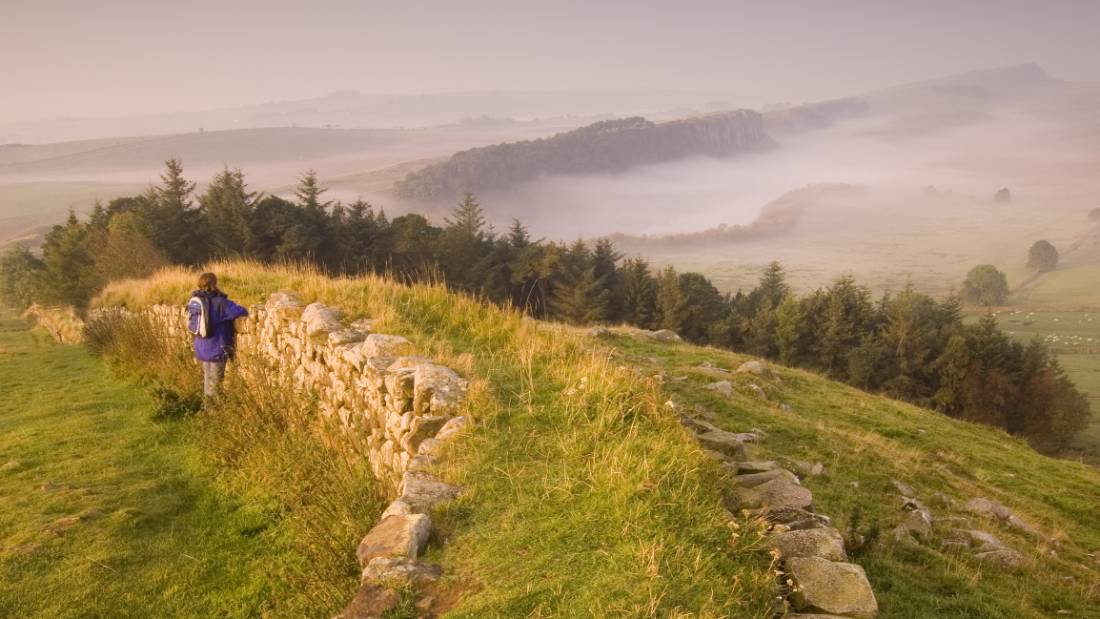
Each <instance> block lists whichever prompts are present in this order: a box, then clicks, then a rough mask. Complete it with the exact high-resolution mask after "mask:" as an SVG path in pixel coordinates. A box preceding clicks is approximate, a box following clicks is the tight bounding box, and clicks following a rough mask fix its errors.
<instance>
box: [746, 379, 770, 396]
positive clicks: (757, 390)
mask: <svg viewBox="0 0 1100 619" xmlns="http://www.w3.org/2000/svg"><path fill="white" fill-rule="evenodd" d="M746 386H747V387H748V388H749V391H751V392H752V394H753V395H754V396H756V397H758V398H760V399H761V400H767V399H768V394H767V392H765V391H764V388H763V387H761V386H760V385H757V384H756V383H749V384H748V385H746Z"/></svg>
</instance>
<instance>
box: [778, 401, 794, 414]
mask: <svg viewBox="0 0 1100 619" xmlns="http://www.w3.org/2000/svg"><path fill="white" fill-rule="evenodd" d="M779 410H781V411H783V412H784V413H789V412H791V405H790V404H787V403H786V402H784V403H783V404H780V405H779Z"/></svg>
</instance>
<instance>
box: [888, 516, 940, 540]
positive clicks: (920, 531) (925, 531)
mask: <svg viewBox="0 0 1100 619" xmlns="http://www.w3.org/2000/svg"><path fill="white" fill-rule="evenodd" d="M893 533H894V539H896V540H899V541H900V540H903V539H906V538H909V537H911V536H916V537H918V538H921V539H925V538H927V537H928V536H930V535H931V534H932V514H931V513H930V512H929V511H928V510H924V509H915V510H912V511H908V512H906V514H905V518H904V519H903V520H902V521H901V524H899V525H898V526H896V527H894V531H893Z"/></svg>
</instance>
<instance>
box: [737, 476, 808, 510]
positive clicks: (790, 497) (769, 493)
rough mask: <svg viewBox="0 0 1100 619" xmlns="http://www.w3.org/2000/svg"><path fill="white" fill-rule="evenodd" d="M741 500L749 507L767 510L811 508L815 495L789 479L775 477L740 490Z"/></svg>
mask: <svg viewBox="0 0 1100 619" xmlns="http://www.w3.org/2000/svg"><path fill="white" fill-rule="evenodd" d="M740 497H741V500H742V501H743V502H744V503H745V505H746V506H747V507H750V508H761V509H764V510H766V511H769V512H771V511H780V510H799V509H801V510H807V511H808V510H809V509H810V507H811V506H812V505H813V502H814V495H813V493H811V492H810V491H809V490H808V489H806V488H803V487H802V486H800V485H798V484H797V483H794V482H792V481H790V480H788V479H773V480H771V481H769V482H765V483H763V484H760V485H759V486H756V487H755V488H744V489H742V490H741V491H740Z"/></svg>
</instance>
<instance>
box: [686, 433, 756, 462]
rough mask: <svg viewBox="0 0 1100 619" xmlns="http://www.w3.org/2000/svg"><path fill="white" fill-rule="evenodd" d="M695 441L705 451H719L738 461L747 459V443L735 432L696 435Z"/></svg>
mask: <svg viewBox="0 0 1100 619" xmlns="http://www.w3.org/2000/svg"><path fill="white" fill-rule="evenodd" d="M695 440H697V441H699V444H700V445H701V446H702V447H703V449H709V450H711V451H717V452H718V453H721V454H725V455H727V456H730V457H731V458H736V459H738V460H740V459H742V458H744V457H745V443H743V442H742V441H741V440H740V439H738V438H737V435H736V434H734V433H733V432H726V431H725V430H712V431H710V432H703V433H701V434H697V435H695Z"/></svg>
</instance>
